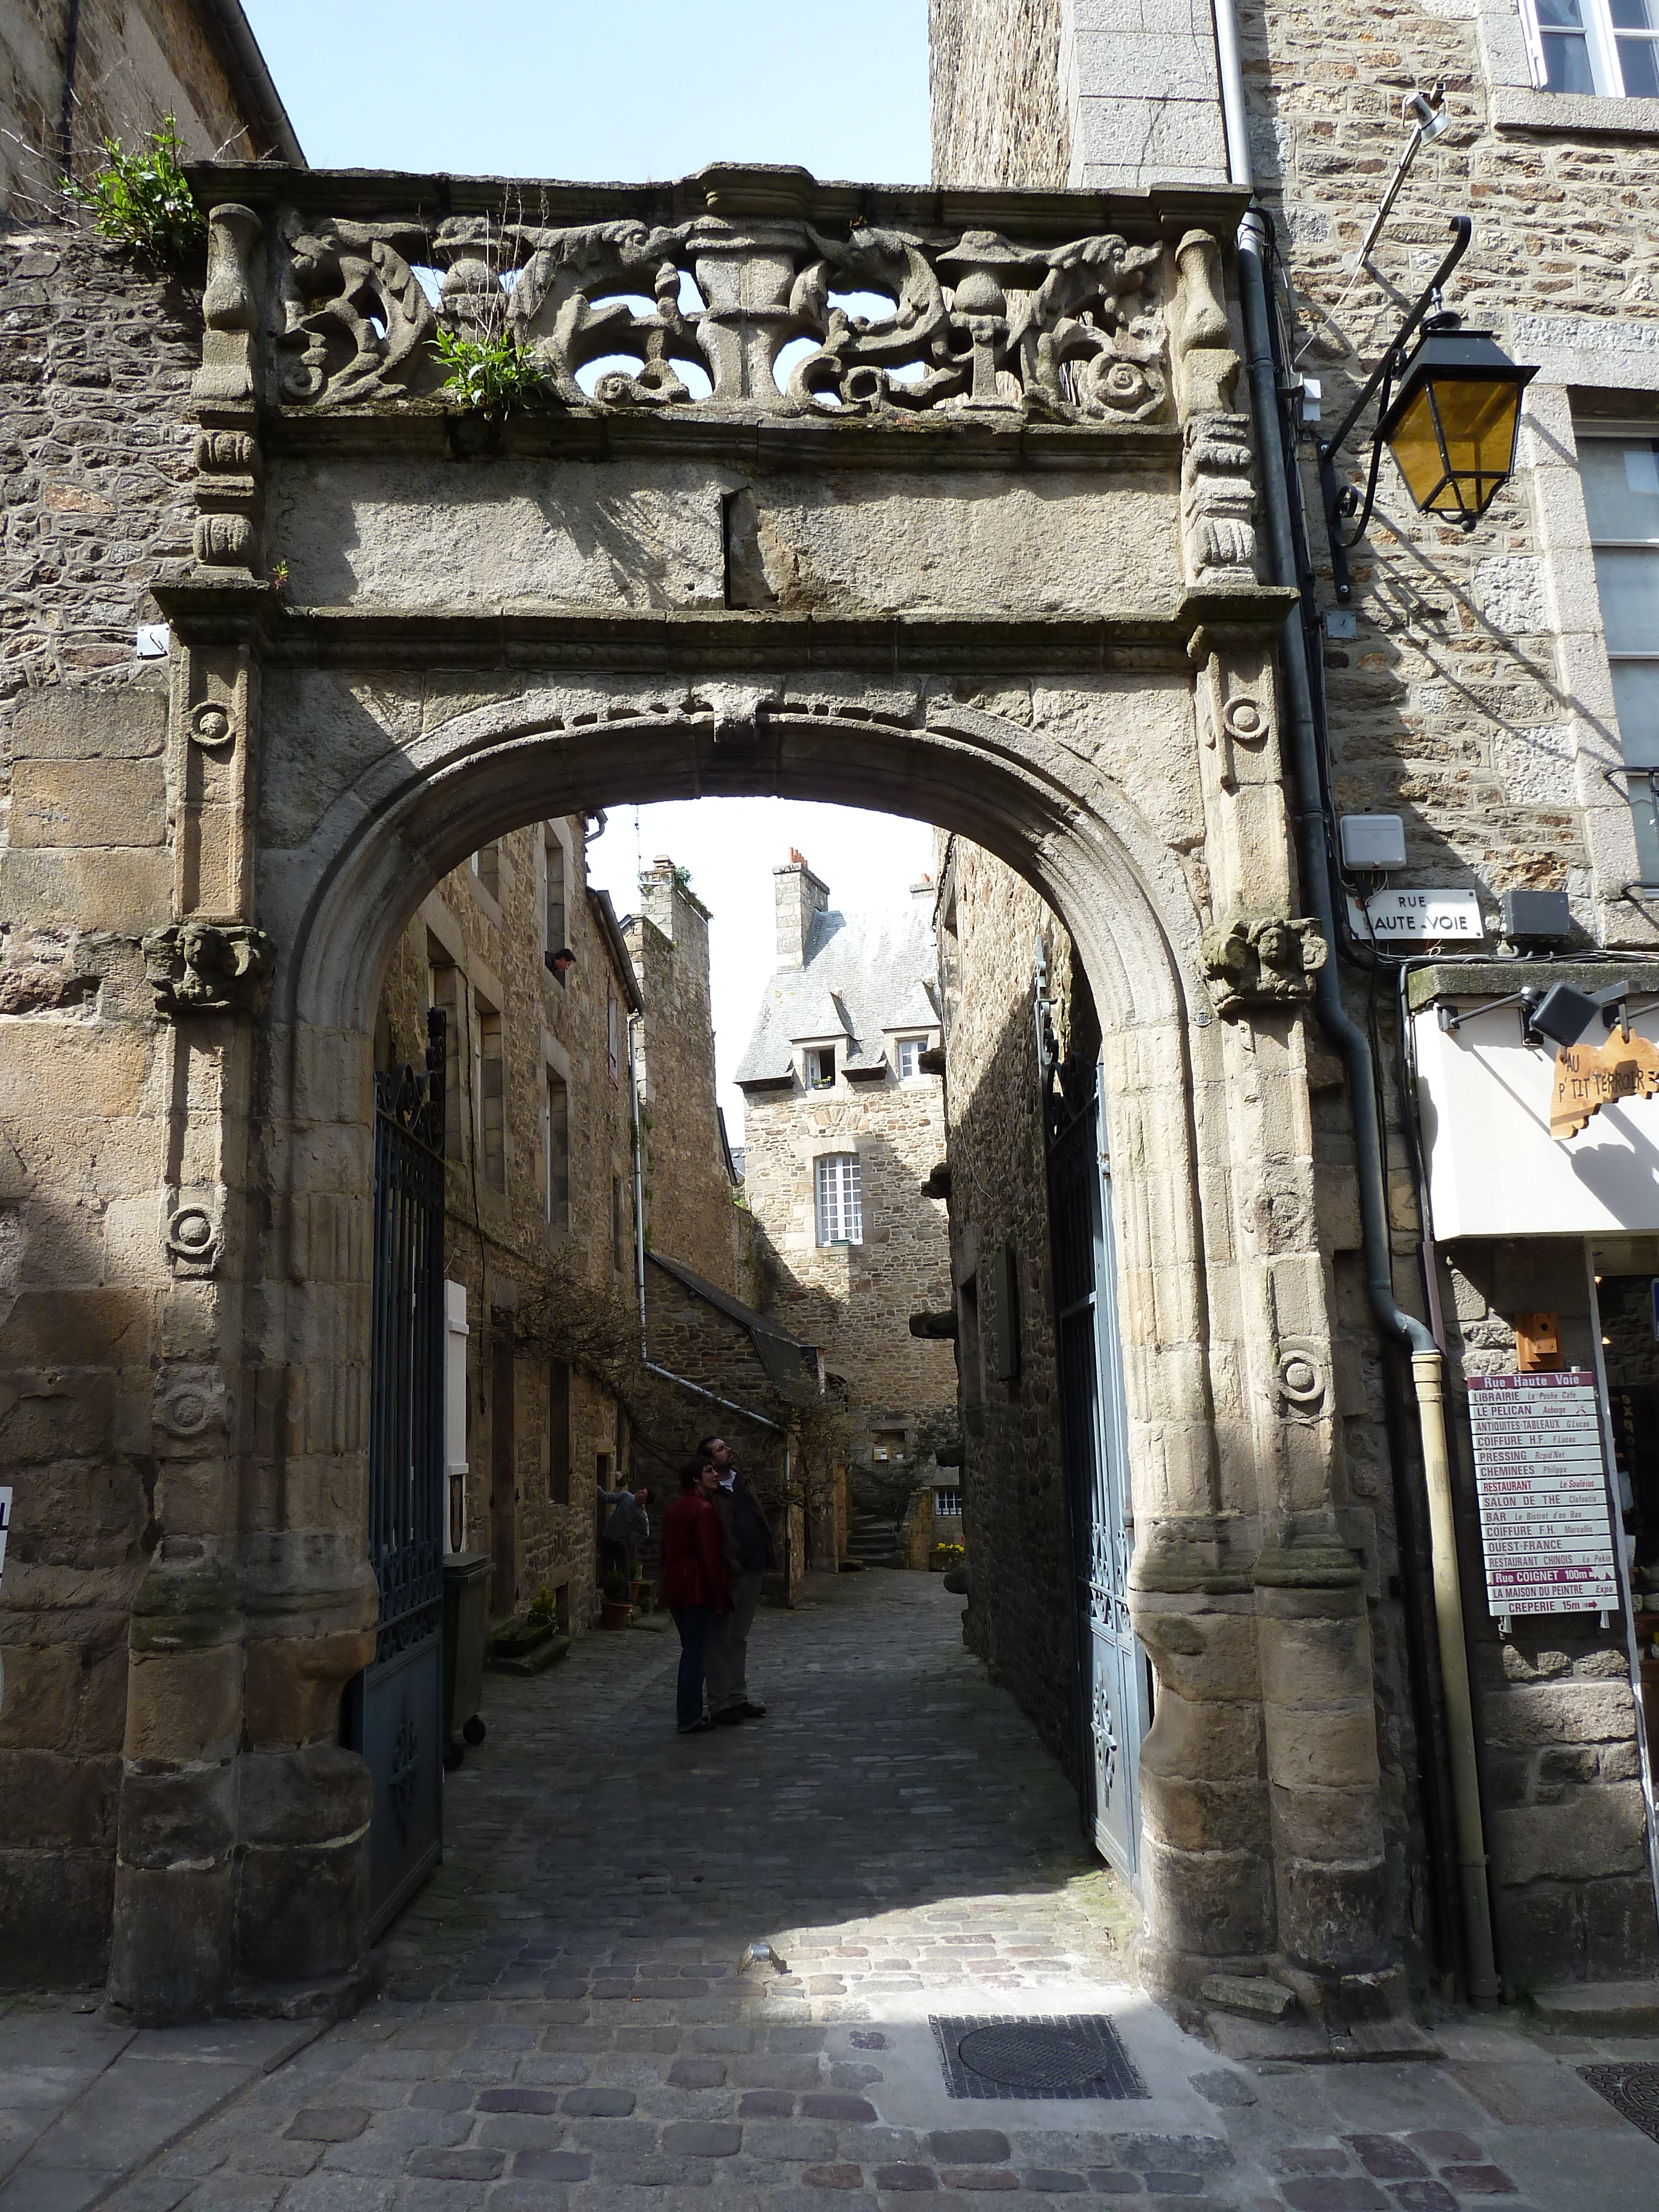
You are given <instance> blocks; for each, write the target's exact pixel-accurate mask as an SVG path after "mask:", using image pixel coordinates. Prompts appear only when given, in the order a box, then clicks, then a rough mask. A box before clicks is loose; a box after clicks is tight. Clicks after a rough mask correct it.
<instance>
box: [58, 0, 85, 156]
mask: <svg viewBox="0 0 1659 2212" xmlns="http://www.w3.org/2000/svg"><path fill="white" fill-rule="evenodd" d="M80 43H81V0H68V5H67V6H66V8H65V9H64V97H63V100H62V101H61V102H60V103H59V106H58V167H59V169H60V170H61V171H62V173H63V174H64V176H65V177H67V176H69V175H70V173H71V163H72V160H73V156H74V150H75V55H76V48H77V47H78V46H79V45H80Z"/></svg>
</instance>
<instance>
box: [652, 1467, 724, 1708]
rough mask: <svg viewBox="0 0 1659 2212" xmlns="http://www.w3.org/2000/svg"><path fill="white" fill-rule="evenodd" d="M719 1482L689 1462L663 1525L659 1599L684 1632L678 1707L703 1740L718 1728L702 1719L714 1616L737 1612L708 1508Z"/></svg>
mask: <svg viewBox="0 0 1659 2212" xmlns="http://www.w3.org/2000/svg"><path fill="white" fill-rule="evenodd" d="M719 1479H720V1478H719V1477H718V1475H717V1474H715V1472H714V1468H713V1466H712V1465H711V1464H710V1463H709V1462H708V1461H705V1460H695V1459H694V1460H691V1461H689V1462H687V1464H686V1465H685V1466H684V1467H683V1468H681V1469H680V1495H679V1496H678V1498H676V1499H675V1500H674V1503H673V1504H671V1506H670V1507H669V1509H668V1510H667V1512H666V1513H665V1514H664V1516H663V1520H662V1536H661V1539H660V1547H659V1554H658V1565H657V1595H658V1597H659V1599H660V1601H661V1602H662V1603H663V1604H664V1605H665V1606H666V1607H668V1610H669V1611H670V1612H671V1613H672V1614H673V1616H674V1626H675V1627H676V1628H678V1631H679V1632H680V1674H679V1686H678V1695H677V1698H676V1700H675V1702H676V1707H677V1719H678V1726H679V1732H680V1734H681V1735H702V1734H704V1732H705V1731H706V1730H708V1729H712V1728H713V1726H714V1723H713V1722H712V1721H707V1720H705V1719H704V1718H703V1716H702V1672H703V1662H704V1659H705V1657H706V1656H707V1654H708V1632H709V1630H710V1629H711V1628H712V1627H713V1626H714V1615H715V1614H716V1613H730V1612H731V1610H732V1592H731V1589H730V1586H729V1585H728V1583H727V1582H726V1568H725V1565H723V1563H722V1561H721V1559H720V1516H719V1514H717V1513H716V1512H715V1510H714V1507H713V1506H712V1505H711V1504H709V1502H708V1492H710V1491H712V1490H713V1488H714V1485H715V1483H716V1482H717V1481H718V1480H719Z"/></svg>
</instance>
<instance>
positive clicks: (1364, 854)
mask: <svg viewBox="0 0 1659 2212" xmlns="http://www.w3.org/2000/svg"><path fill="white" fill-rule="evenodd" d="M1337 826H1338V828H1339V829H1340V832H1341V836H1342V865H1343V866H1344V867H1345V868H1403V867H1404V866H1405V865H1406V825H1405V823H1403V822H1402V821H1401V818H1400V817H1399V816H1398V815H1397V814H1345V815H1344V816H1343V817H1342V818H1341V820H1340V823H1338V825H1337Z"/></svg>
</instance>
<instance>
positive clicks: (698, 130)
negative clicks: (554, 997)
mask: <svg viewBox="0 0 1659 2212" xmlns="http://www.w3.org/2000/svg"><path fill="white" fill-rule="evenodd" d="M243 5H244V7H245V9H246V14H247V17H248V20H249V21H250V22H251V23H252V27H253V32H254V35H255V37H256V38H257V39H258V41H259V45H260V48H261V50H262V52H264V57H265V60H266V63H267V64H268V65H269V67H270V73H271V76H273V78H274V79H275V80H276V89H277V91H278V92H279V93H280V94H282V98H283V105H284V106H285V107H286V108H287V109H288V112H289V119H290V120H291V121H292V123H293V125H294V128H295V131H296V133H297V134H298V136H299V140H300V143H301V146H302V147H303V148H304V149H305V151H306V155H307V159H308V160H309V161H311V163H312V164H313V167H317V168H370V169H373V168H386V169H412V170H424V171H432V170H442V169H447V170H452V171H455V172H458V173H461V174H463V175H465V174H469V173H470V174H473V175H482V176H507V177H547V178H568V179H578V178H584V177H595V178H611V179H620V180H624V181H630V182H647V181H649V180H650V179H653V178H669V177H678V176H684V175H687V174H689V173H690V172H691V171H693V170H695V169H700V168H702V167H703V166H704V165H705V164H706V163H707V162H709V161H793V162H799V164H800V165H801V166H802V167H805V168H808V169H811V171H812V173H814V175H816V176H818V177H824V178H831V177H842V178H867V179H872V180H873V181H877V182H879V183H883V184H916V185H920V184H926V183H927V177H928V161H929V151H928V131H927V0H836V8H835V9H834V10H833V12H832V13H829V14H826V13H825V12H824V11H823V9H817V8H801V7H796V8H788V7H785V8H780V7H779V6H778V5H777V4H776V0H692V4H690V5H684V6H679V7H672V6H670V5H669V4H668V0H607V4H606V5H605V7H603V8H596V7H594V6H593V5H592V0H472V4H471V5H470V6H469V7H467V8H465V9H462V10H459V11H458V10H457V9H455V7H454V6H453V0H443V4H439V0H345V4H342V0H243ZM640 813H641V829H640V847H641V850H642V852H643V855H644V858H645V859H646V860H647V861H648V860H653V858H654V857H655V856H656V854H659V853H668V854H671V855H672V856H673V858H674V859H675V860H677V861H678V862H679V863H680V864H681V865H682V866H685V867H689V868H690V871H691V882H692V887H693V889H694V890H696V893H697V896H699V898H701V899H702V902H703V903H704V905H705V906H707V907H708V908H710V909H711V911H712V913H713V915H714V921H713V922H712V924H711V926H710V931H709V941H710V948H711V955H712V962H713V969H714V974H713V982H714V1026H715V1042H716V1048H717V1056H718V1065H719V1071H720V1079H721V1090H720V1103H721V1104H722V1105H723V1106H724V1107H725V1108H726V1127H727V1129H728V1131H729V1133H730V1134H731V1138H732V1143H733V1144H734V1145H735V1144H740V1143H741V1142H742V1134H743V1105H742V1097H741V1094H740V1093H738V1091H735V1090H733V1088H732V1083H731V1074H732V1069H733V1068H734V1067H735V1066H737V1063H738V1060H739V1059H740V1058H741V1057H742V1054H743V1050H744V1046H745V1045H746V1044H747V1042H748V1041H749V1030H750V1025H751V1024H752V1022H753V1020H754V1017H755V1010H756V1007H757V1005H758V1003H759V1000H760V993H761V988H762V986H763V983H764V982H765V981H766V978H767V977H768V976H769V975H770V974H771V972H772V964H773V963H772V953H773V943H774V938H773V920H772V870H773V869H774V868H775V867H776V866H779V865H780V864H781V862H782V861H783V860H785V859H786V858H787V854H788V849H789V848H790V846H791V845H794V846H797V847H799V849H800V850H801V851H802V852H803V853H805V855H806V858H807V860H809V861H810V862H811V866H812V868H813V870H814V872H816V873H817V875H819V876H821V877H822V878H823V880H824V882H825V883H827V884H829V891H830V898H831V902H832V903H833V904H835V905H836V906H838V907H840V908H842V910H843V911H844V912H856V911H858V910H859V909H860V908H869V907H877V906H882V905H884V904H887V903H889V902H896V903H899V904H902V903H903V902H904V900H905V894H906V891H907V890H908V886H909V884H912V883H914V882H915V879H916V878H917V877H918V876H919V875H920V874H921V872H923V871H924V870H925V869H927V867H928V866H930V865H931V861H930V854H931V849H932V832H931V831H930V830H929V829H927V826H926V825H925V824H923V823H913V822H901V821H899V820H897V819H896V818H895V817H890V816H886V815H877V814H861V813H859V812H858V811H855V810H854V809H852V808H848V807H842V806H818V805H805V804H801V805H797V804H795V803H794V802H793V801H790V800H785V799H696V800H688V801H686V802H684V804H677V805H659V806H647V807H642V808H641V810H640ZM610 824H611V826H610V828H609V829H608V831H607V833H606V835H605V837H604V839H603V840H602V841H600V842H599V843H598V844H596V845H595V846H594V847H593V848H591V849H590V852H589V855H588V866H589V870H590V880H591V881H592V882H593V883H594V884H598V885H599V886H601V887H602V888H603V889H605V890H608V891H609V892H610V893H611V897H612V899H613V900H614V902H615V903H616V908H617V913H618V914H619V915H622V914H627V913H629V912H630V911H631V910H632V908H634V906H635V904H636V903H637V894H636V873H635V837H634V810H633V808H632V807H629V806H618V807H614V808H612V809H611V816H610Z"/></svg>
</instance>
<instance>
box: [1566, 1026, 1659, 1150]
mask: <svg viewBox="0 0 1659 2212" xmlns="http://www.w3.org/2000/svg"><path fill="white" fill-rule="evenodd" d="M1655 1097H1659V1045H1656V1044H1650V1043H1649V1042H1648V1040H1647V1038H1646V1037H1644V1036H1630V1037H1628V1038H1626V1037H1620V1036H1610V1037H1609V1038H1608V1039H1607V1042H1606V1043H1605V1044H1603V1045H1594V1046H1592V1045H1583V1044H1564V1045H1563V1046H1562V1047H1561V1049H1560V1050H1559V1052H1558V1053H1557V1054H1556V1055H1555V1087H1554V1089H1553V1091H1551V1093H1550V1134H1551V1136H1552V1137H1554V1138H1555V1139H1557V1140H1558V1141H1560V1140H1562V1139H1565V1138H1568V1137H1576V1136H1577V1134H1578V1133H1579V1131H1580V1130H1581V1129H1584V1128H1588V1127H1589V1119H1590V1116H1591V1115H1592V1114H1599V1113H1600V1112H1601V1109H1602V1108H1603V1107H1604V1106H1612V1105H1616V1104H1617V1103H1618V1102H1619V1100H1620V1099H1621V1098H1655Z"/></svg>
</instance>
